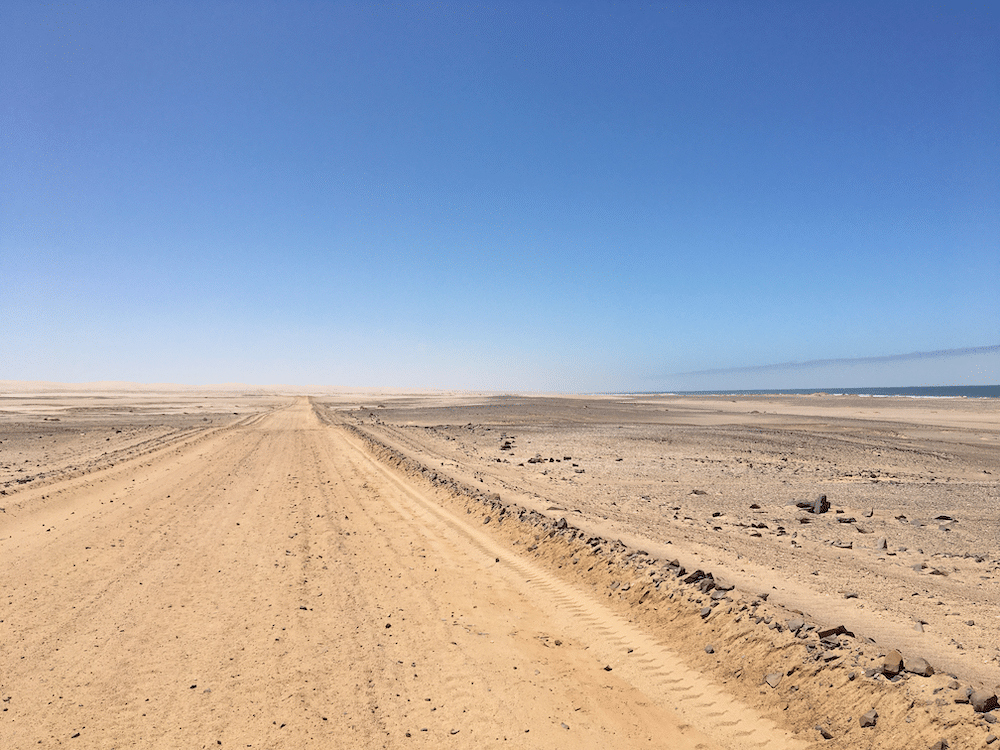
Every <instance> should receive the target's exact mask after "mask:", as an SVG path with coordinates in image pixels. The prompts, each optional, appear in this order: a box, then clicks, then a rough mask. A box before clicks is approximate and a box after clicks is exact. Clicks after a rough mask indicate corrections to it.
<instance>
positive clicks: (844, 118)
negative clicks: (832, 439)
mask: <svg viewBox="0 0 1000 750" xmlns="http://www.w3.org/2000/svg"><path fill="white" fill-rule="evenodd" d="M998 24H1000V6H997V5H989V4H988V5H981V6H974V5H966V6H961V7H958V6H954V7H952V6H947V5H946V6H941V5H940V4H934V3H929V2H916V3H909V2H908V3H902V2H873V3H872V2H864V3H861V2H844V3H837V4H826V5H816V4H799V5H796V4H788V3H778V2H760V3H753V4H722V3H709V2H703V3H699V2H695V3H688V4H684V5H680V4H669V3H649V4H645V5H643V6H642V7H639V6H638V5H625V6H622V5H615V4H611V3H608V2H586V1H584V2H580V3H575V4H572V5H570V6H569V7H568V8H567V7H560V6H559V5H558V4H555V3H549V2H544V1H542V2H538V3H531V4H521V3H505V2H496V3H486V4H481V5H477V6H475V7H470V6H467V5H466V4H464V3H458V2H435V3H425V2H419V1H415V2H404V3H398V4H393V5H385V4H380V5H376V4H366V3H353V4H346V3H334V4H320V3H314V2H296V1H292V2H289V3H283V4H280V5H279V4H274V3H265V2H247V3H239V4H237V3H227V2H222V3H213V4H210V5H199V4H181V5H177V4H168V3H156V2H153V3H146V4H143V5H141V6H134V7H133V6H125V5H121V4H115V3H110V2H109V3H101V2H98V3H90V4H86V5H83V6H80V7H71V6H63V5H43V4H41V3H30V2H26V3H15V4H7V5H6V6H5V9H4V23H3V24H0V46H2V48H3V49H4V50H5V53H6V54H5V58H4V66H3V70H2V71H0V100H2V101H4V103H5V107H4V109H3V112H2V114H0V117H2V118H3V123H4V127H3V128H0V174H3V179H2V180H0V268H2V269H3V280H4V285H3V291H2V292H0V318H2V319H3V321H4V322H3V324H0V379H7V380H45V381H59V382H88V381H98V380H116V381H131V382H139V383H142V382H146V383H148V382H174V383H203V384H204V383H227V382H234V381H243V382H248V383H283V384H290V385H292V384H316V383H326V384H330V385H331V386H340V387H348V388H349V387H371V388H381V387H391V388H411V389H412V388H442V389H461V390H489V391H521V392H528V391H531V392H573V393H593V392H611V391H616V392H624V391H651V390H712V389H735V388H741V389H753V388H813V387H828V386H831V385H833V386H840V387H863V386H876V385H882V384H888V385H920V384H928V385H942V384H950V385H958V384H970V385H972V384H995V383H997V382H998V381H1000V374H998V373H1000V353H998V349H997V347H996V346H995V344H996V342H998V341H1000V294H998V293H997V291H998V290H1000V252H998V247H1000V183H998V181H997V179H996V175H997V174H1000V141H998V140H997V139H996V137H995V133H996V123H997V122H1000V88H998V87H997V86H996V81H997V80H1000V57H998V56H997V55H996V54H995V46H996V39H995V36H996V34H995V30H996V29H997V28H998ZM907 353H910V354H907ZM914 353H915V354H920V353H924V354H927V353H937V354H936V355H935V356H914Z"/></svg>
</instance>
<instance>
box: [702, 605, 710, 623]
mask: <svg viewBox="0 0 1000 750" xmlns="http://www.w3.org/2000/svg"><path fill="white" fill-rule="evenodd" d="M710 614H712V608H711V607H702V608H701V619H703V620H704V619H705V618H706V617H708V616H709V615H710Z"/></svg>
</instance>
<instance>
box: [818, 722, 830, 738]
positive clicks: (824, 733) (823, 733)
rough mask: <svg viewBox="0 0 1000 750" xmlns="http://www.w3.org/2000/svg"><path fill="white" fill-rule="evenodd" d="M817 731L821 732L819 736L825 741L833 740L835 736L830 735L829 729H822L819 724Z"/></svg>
mask: <svg viewBox="0 0 1000 750" xmlns="http://www.w3.org/2000/svg"><path fill="white" fill-rule="evenodd" d="M816 731H817V732H819V736H820V737H822V738H823V739H824V740H831V739H833V735H832V734H830V730H829V729H827V728H826V727H821V726H820V725H819V724H817V725H816Z"/></svg>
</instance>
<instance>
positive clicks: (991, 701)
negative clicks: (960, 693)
mask: <svg viewBox="0 0 1000 750" xmlns="http://www.w3.org/2000/svg"><path fill="white" fill-rule="evenodd" d="M969 703H971V704H972V707H973V708H974V709H975V710H976V712H977V713H981V714H984V713H986V712H987V711H992V710H993V709H994V708H997V707H998V704H997V696H996V693H994V692H993V691H992V690H973V691H972V695H970V696H969Z"/></svg>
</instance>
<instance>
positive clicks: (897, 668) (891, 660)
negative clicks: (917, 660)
mask: <svg viewBox="0 0 1000 750" xmlns="http://www.w3.org/2000/svg"><path fill="white" fill-rule="evenodd" d="M902 671H903V655H902V654H901V653H899V652H898V651H896V650H895V649H894V650H892V651H890V652H889V653H888V654H886V655H885V660H884V661H883V662H882V674H884V675H886V676H888V677H895V676H896V675H898V674H899V673H900V672H902ZM862 726H864V725H862Z"/></svg>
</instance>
